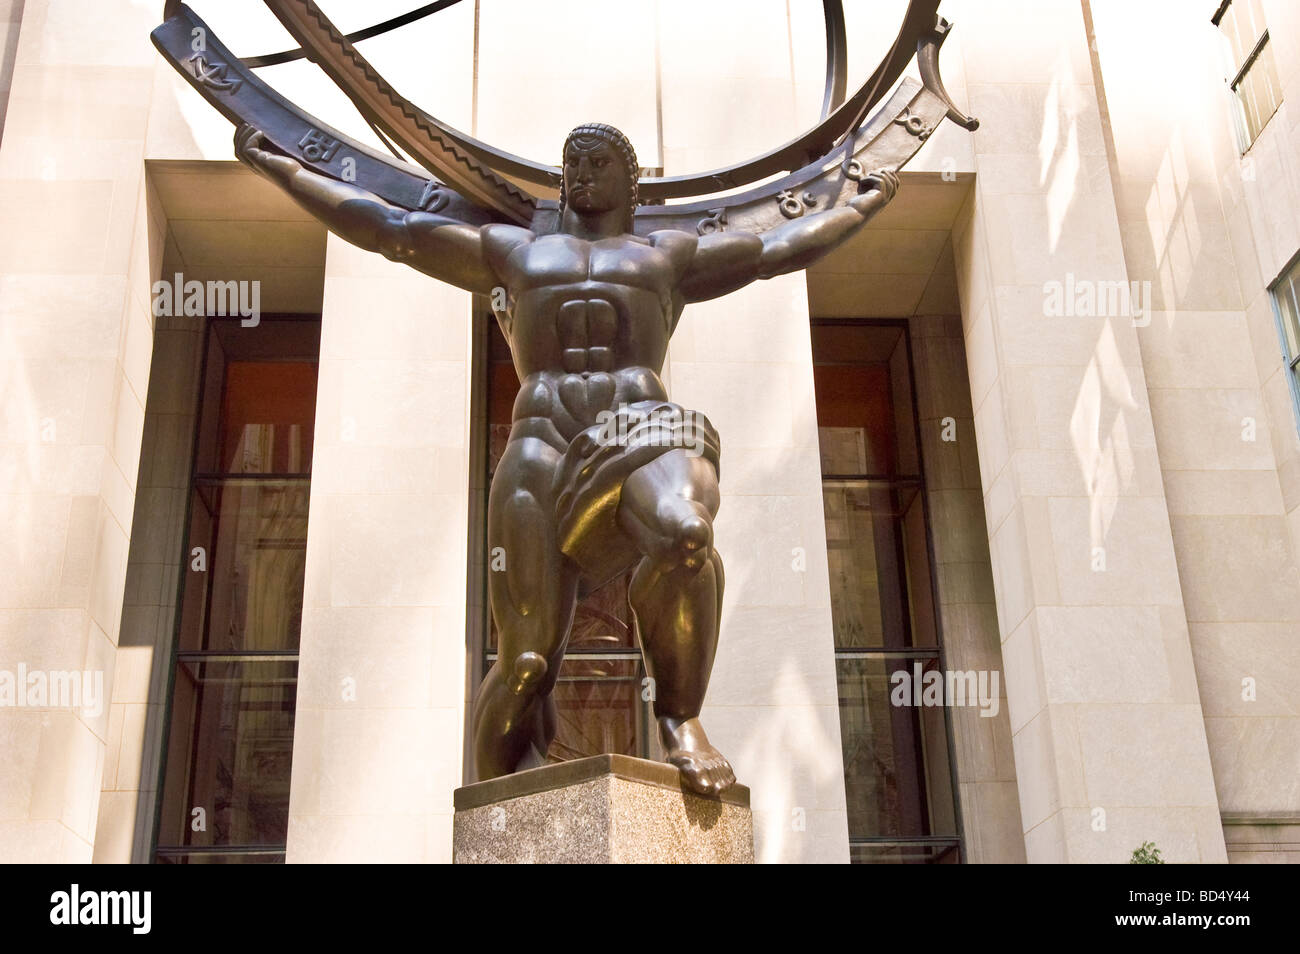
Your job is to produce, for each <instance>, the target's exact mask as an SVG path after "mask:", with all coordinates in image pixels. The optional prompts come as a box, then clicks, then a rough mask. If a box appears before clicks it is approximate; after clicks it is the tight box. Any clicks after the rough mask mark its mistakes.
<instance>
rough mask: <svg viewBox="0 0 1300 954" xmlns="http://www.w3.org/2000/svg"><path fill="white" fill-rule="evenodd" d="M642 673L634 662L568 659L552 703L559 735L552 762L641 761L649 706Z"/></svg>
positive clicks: (635, 661) (555, 742) (551, 758)
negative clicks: (611, 756)
mask: <svg viewBox="0 0 1300 954" xmlns="http://www.w3.org/2000/svg"><path fill="white" fill-rule="evenodd" d="M643 678H644V672H643V671H642V668H641V660H640V659H638V658H636V657H625V658H622V659H608V658H593V657H592V656H580V655H575V656H568V657H566V658H565V660H564V663H563V664H562V665H561V666H560V678H559V681H558V682H557V683H556V684H555V692H554V693H552V695H551V698H552V699H553V700H554V701H555V710H556V716H557V717H558V731H557V732H556V735H555V741H553V742H552V743H551V749H550V751H549V752H548V753H547V755H548V758H549V759H550V761H553V762H567V761H570V760H572V759H581V758H586V757H587V756H590V755H600V754H601V753H604V752H616V753H619V754H622V755H635V756H642V755H644V754H645V753H644V752H643V751H642V741H641V740H642V739H643V738H645V736H646V732H645V726H646V722H647V717H648V711H647V709H648V703H647V702H643V701H642V698H641V696H642V689H643V683H642V679H643Z"/></svg>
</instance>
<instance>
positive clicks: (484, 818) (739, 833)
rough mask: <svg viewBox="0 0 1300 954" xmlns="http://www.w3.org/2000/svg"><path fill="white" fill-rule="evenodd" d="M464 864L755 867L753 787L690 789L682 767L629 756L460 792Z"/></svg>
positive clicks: (457, 844)
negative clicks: (709, 794)
mask: <svg viewBox="0 0 1300 954" xmlns="http://www.w3.org/2000/svg"><path fill="white" fill-rule="evenodd" d="M452 855H453V859H454V861H455V862H456V863H457V864H485V863H507V864H511V863H515V864H518V863H524V864H529V863H532V864H557V863H576V864H617V863H649V864H674V863H696V864H700V863H703V864H709V863H716V864H752V863H753V861H754V825H753V818H752V817H751V815H750V811H749V789H748V788H746V787H745V786H743V785H733V786H732V787H731V788H730V789H729V790H728V791H726V792H725V793H723V795H722V796H721V797H719V798H703V797H701V796H699V795H696V794H695V793H693V792H688V791H685V790H683V789H682V785H681V778H680V776H679V774H678V772H677V769H676V767H674V766H672V765H667V764H665V763H663V762H648V761H646V760H645V759H634V758H630V757H629V756H626V755H597V756H593V757H592V758H587V759H579V760H578V761H575V762H561V763H558V764H556V765H546V766H543V767H542V768H536V769H530V770H528V771H526V772H519V773H517V774H515V775H508V776H505V777H504V778H496V779H492V780H491V781H487V782H478V783H476V784H474V785H466V786H465V787H464V788H458V789H456V818H455V823H454V831H453V835H452Z"/></svg>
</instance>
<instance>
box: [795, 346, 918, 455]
mask: <svg viewBox="0 0 1300 954" xmlns="http://www.w3.org/2000/svg"><path fill="white" fill-rule="evenodd" d="M813 384H814V387H815V389H816V395H817V427H818V439H819V442H820V444H821V458H822V461H821V462H822V473H823V474H835V475H839V476H846V477H847V476H866V475H872V476H889V477H894V476H906V477H914V476H916V475H917V474H918V473H920V460H919V457H918V453H917V446H916V424H915V411H914V409H913V407H912V378H911V373H910V368H909V365H908V354H907V341H906V336H905V335H904V334H903V329H902V328H900V327H897V326H893V325H872V324H850V325H817V326H815V328H814V334H813Z"/></svg>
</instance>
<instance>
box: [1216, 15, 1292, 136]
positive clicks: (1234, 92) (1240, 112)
mask: <svg viewBox="0 0 1300 954" xmlns="http://www.w3.org/2000/svg"><path fill="white" fill-rule="evenodd" d="M1232 3H1233V0H1223V2H1222V3H1220V4H1219V6H1218V8H1217V9H1216V10H1215V11H1214V15H1213V16H1212V17H1210V22H1211V23H1212V24H1214V26H1215V28H1216V29H1217V30H1218V31H1219V35H1220V37H1221V39H1222V40H1223V43H1224V47H1225V51H1226V52H1225V54H1224V59H1225V60H1226V61H1227V62H1228V64H1229V67H1230V68H1231V69H1233V70H1234V71H1235V72H1234V73H1233V74H1232V77H1231V79H1228V80H1227V81H1226V82H1227V87H1228V95H1229V97H1230V99H1231V103H1232V124H1233V128H1234V131H1235V132H1236V135H1237V151H1238V152H1239V153H1241V155H1243V156H1244V155H1246V153H1248V152H1250V150H1251V147H1252V146H1254V145H1255V142H1256V140H1258V139H1259V137H1260V135H1261V134H1262V133H1263V132H1264V129H1265V127H1267V126H1268V124H1269V122H1270V121H1272V119H1273V117H1274V116H1275V115H1277V111H1278V109H1279V108H1281V105H1282V101H1281V100H1280V99H1279V100H1278V101H1277V103H1275V104H1274V106H1273V111H1272V112H1270V113H1269V114H1268V116H1267V117H1266V118H1265V119H1264V120H1263V121H1262V122H1261V123H1260V124H1259V131H1258V132H1257V133H1255V134H1254V135H1252V134H1251V132H1250V123H1249V121H1248V118H1247V113H1246V104H1245V102H1244V101H1243V100H1242V95H1243V94H1242V91H1241V89H1240V86H1241V83H1242V81H1243V80H1244V79H1245V78H1246V76H1247V75H1248V74H1249V73H1250V69H1251V67H1252V66H1254V65H1255V61H1256V60H1257V59H1259V57H1260V55H1261V54H1262V53H1263V52H1264V48H1265V47H1267V46H1268V39H1269V30H1268V25H1267V24H1265V26H1264V30H1263V32H1262V33H1260V35H1259V36H1258V37H1257V38H1256V39H1255V43H1254V46H1252V47H1251V49H1250V52H1248V53H1247V54H1246V57H1245V59H1244V60H1242V62H1241V63H1240V64H1238V63H1236V62H1234V61H1233V60H1232V58H1231V51H1230V50H1228V49H1227V47H1228V38H1227V36H1226V35H1224V33H1223V27H1222V22H1223V17H1224V15H1225V14H1226V13H1227V12H1228V8H1229V7H1231V6H1232Z"/></svg>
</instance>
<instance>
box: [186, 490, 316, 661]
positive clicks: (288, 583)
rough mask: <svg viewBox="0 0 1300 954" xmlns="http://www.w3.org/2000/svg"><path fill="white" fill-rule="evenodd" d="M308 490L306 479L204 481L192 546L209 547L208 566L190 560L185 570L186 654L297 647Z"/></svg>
mask: <svg viewBox="0 0 1300 954" xmlns="http://www.w3.org/2000/svg"><path fill="white" fill-rule="evenodd" d="M310 489H311V488H310V485H309V484H307V483H306V482H305V481H301V480H298V481H285V480H240V479H226V480H213V481H200V482H199V483H198V485H197V486H196V487H195V489H194V498H193V503H192V505H191V508H190V538H189V543H190V547H191V551H192V550H193V548H194V547H202V548H203V553H204V560H205V561H206V564H207V569H206V570H205V571H199V570H196V569H195V568H194V560H193V559H192V560H191V565H190V567H189V568H188V570H187V572H186V576H185V593H184V600H183V609H182V625H181V641H180V646H181V649H182V650H197V649H220V650H225V651H235V650H268V649H278V650H287V651H296V650H297V649H298V638H299V633H300V630H301V627H302V588H303V573H304V569H305V566H306V557H307V502H308V496H309V494H310ZM293 594H296V596H294V595H293Z"/></svg>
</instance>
